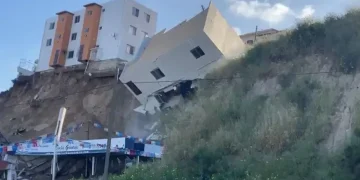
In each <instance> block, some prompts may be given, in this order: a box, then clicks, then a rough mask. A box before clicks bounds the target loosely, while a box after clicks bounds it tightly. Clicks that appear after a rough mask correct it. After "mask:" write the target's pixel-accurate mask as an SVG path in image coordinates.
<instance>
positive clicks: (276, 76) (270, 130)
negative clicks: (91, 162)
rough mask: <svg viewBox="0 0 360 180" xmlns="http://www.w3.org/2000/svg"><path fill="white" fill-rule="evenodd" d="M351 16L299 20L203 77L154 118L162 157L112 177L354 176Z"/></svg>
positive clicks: (357, 132)
mask: <svg viewBox="0 0 360 180" xmlns="http://www.w3.org/2000/svg"><path fill="white" fill-rule="evenodd" d="M359 18H360V11H359V10H351V11H349V12H347V13H346V14H345V15H342V16H329V17H327V18H326V19H325V20H324V21H323V22H304V23H301V24H299V25H298V26H297V27H296V29H295V30H294V31H293V32H292V33H290V34H288V35H285V36H282V37H281V38H280V39H279V40H277V41H272V42H266V43H263V44H259V45H257V46H255V47H254V48H253V49H251V50H249V51H248V52H247V54H246V55H245V56H244V57H242V58H239V59H234V60H232V61H230V62H229V63H228V64H227V65H225V66H223V67H221V68H219V69H217V70H216V71H215V72H213V73H211V74H209V76H208V78H209V80H206V81H203V83H202V90H200V92H199V93H198V95H197V96H196V97H194V98H193V100H192V101H190V102H188V103H187V104H186V105H184V106H183V107H180V108H178V109H177V110H174V111H173V112H171V113H168V114H167V115H164V116H163V117H162V125H163V133H164V134H166V136H167V138H166V140H165V145H166V154H165V155H164V158H163V159H162V161H161V162H155V163H151V164H149V165H143V166H140V167H139V168H133V169H130V170H128V171H127V172H126V173H125V174H124V175H122V176H119V177H114V179H136V180H140V179H144V180H145V179H146V180H149V179H154V180H159V179H224V180H225V179H246V180H262V179H291V180H297V179H299V180H300V179H336V180H343V179H360V162H359V159H360V148H359V147H360V141H359V137H360V116H359V115H360V109H359V108H360V101H359V98H360V88H359V86H360V74H359V67H360V66H359V62H360V51H359V49H360V43H359V42H360V23H359V22H360V21H359ZM210 79H212V80H210Z"/></svg>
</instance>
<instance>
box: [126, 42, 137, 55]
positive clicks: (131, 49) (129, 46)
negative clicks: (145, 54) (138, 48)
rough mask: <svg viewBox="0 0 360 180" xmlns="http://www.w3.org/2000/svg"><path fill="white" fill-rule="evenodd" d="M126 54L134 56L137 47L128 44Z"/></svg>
mask: <svg viewBox="0 0 360 180" xmlns="http://www.w3.org/2000/svg"><path fill="white" fill-rule="evenodd" d="M126 52H127V53H128V54H131V55H134V52H135V47H134V46H131V45H129V44H128V45H127V47H126Z"/></svg>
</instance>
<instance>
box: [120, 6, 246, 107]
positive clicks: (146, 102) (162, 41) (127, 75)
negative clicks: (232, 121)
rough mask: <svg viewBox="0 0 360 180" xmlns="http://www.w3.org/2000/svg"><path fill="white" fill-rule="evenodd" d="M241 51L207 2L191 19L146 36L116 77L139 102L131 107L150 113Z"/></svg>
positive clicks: (170, 102)
mask: <svg viewBox="0 0 360 180" xmlns="http://www.w3.org/2000/svg"><path fill="white" fill-rule="evenodd" d="M244 51H245V44H244V43H243V41H242V40H241V39H240V38H239V36H238V35H237V34H236V32H235V31H234V29H233V28H232V27H231V26H230V25H229V24H228V23H227V21H226V20H225V19H224V17H223V16H222V15H221V13H220V12H219V10H218V9H217V8H216V7H215V6H214V4H213V3H210V4H209V7H208V8H207V9H205V10H203V11H202V12H200V13H199V14H197V15H196V16H195V17H193V18H192V19H190V20H188V21H186V20H185V21H183V22H182V23H180V24H178V25H177V26H175V27H174V28H172V29H170V30H168V31H165V30H162V31H160V32H159V33H157V34H156V35H154V36H153V37H151V39H150V38H148V39H146V40H145V41H144V43H143V44H142V48H141V49H140V52H139V54H138V55H139V56H138V57H137V58H136V59H135V60H134V61H132V62H129V63H128V64H126V65H125V67H124V70H123V72H122V74H121V76H120V80H121V81H122V82H123V83H125V84H126V87H127V88H128V89H129V90H130V91H131V92H132V93H133V95H134V96H135V97H136V98H137V99H138V100H139V101H140V102H141V104H142V106H140V107H138V108H136V109H135V110H136V111H138V112H142V113H146V112H149V113H151V114H152V113H155V112H156V110H155V109H162V108H165V107H167V106H170V107H171V106H173V105H176V104H177V103H178V102H179V101H181V100H182V98H183V97H184V96H185V94H186V93H187V92H189V91H192V90H193V88H194V83H193V80H196V79H201V78H204V77H205V75H206V74H207V73H208V72H209V71H210V70H211V69H212V68H213V67H214V64H215V63H216V62H217V61H219V60H221V59H223V58H226V57H231V56H234V55H236V54H242V53H244ZM147 82H150V83H147Z"/></svg>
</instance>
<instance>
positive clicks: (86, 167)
mask: <svg viewBox="0 0 360 180" xmlns="http://www.w3.org/2000/svg"><path fill="white" fill-rule="evenodd" d="M86 133H87V140H89V139H90V120H88V121H87V131H86ZM88 160H89V156H88V155H86V156H85V177H87V176H88V172H89V171H88Z"/></svg>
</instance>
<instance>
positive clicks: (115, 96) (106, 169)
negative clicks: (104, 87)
mask: <svg viewBox="0 0 360 180" xmlns="http://www.w3.org/2000/svg"><path fill="white" fill-rule="evenodd" d="M116 72H117V73H116V74H115V79H116V81H115V83H114V86H113V96H112V99H111V102H110V112H109V115H108V116H107V122H108V136H107V144H106V156H105V166H104V175H103V180H107V179H108V175H109V164H110V150H111V136H112V134H113V122H114V119H115V117H116V115H115V114H116V111H117V108H116V107H117V104H119V103H121V102H120V101H121V100H122V99H124V98H121V96H120V89H121V87H120V86H119V85H118V81H119V76H120V75H119V73H120V71H119V67H117V68H116Z"/></svg>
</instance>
